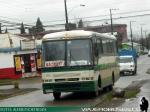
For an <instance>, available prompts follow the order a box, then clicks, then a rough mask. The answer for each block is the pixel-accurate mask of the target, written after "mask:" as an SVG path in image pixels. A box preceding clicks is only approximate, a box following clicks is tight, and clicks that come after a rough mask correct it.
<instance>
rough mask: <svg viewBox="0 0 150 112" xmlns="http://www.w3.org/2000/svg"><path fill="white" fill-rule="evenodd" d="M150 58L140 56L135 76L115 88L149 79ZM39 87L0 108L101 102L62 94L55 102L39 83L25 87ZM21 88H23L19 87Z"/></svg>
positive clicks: (6, 102) (6, 100)
mask: <svg viewBox="0 0 150 112" xmlns="http://www.w3.org/2000/svg"><path fill="white" fill-rule="evenodd" d="M149 62H150V58H149V57H147V55H144V56H141V57H139V59H138V69H137V70H138V71H137V75H135V76H123V77H121V78H120V79H119V80H118V81H117V82H116V84H115V87H121V88H125V87H127V86H128V85H129V84H131V83H132V81H136V80H144V79H150V75H148V74H146V70H147V69H148V68H150V63H149ZM27 86H28V87H31V86H32V87H33V86H35V87H39V88H40V90H37V91H34V92H31V93H28V94H24V95H19V96H15V97H12V98H8V99H5V100H1V101H0V106H27V107H29V106H32V107H33V106H38V107H39V106H40V107H43V106H91V105H94V104H96V103H98V102H100V100H101V96H99V97H97V98H92V97H90V96H89V95H88V94H72V93H64V94H63V95H62V97H61V100H60V101H55V100H54V98H53V95H52V94H47V95H45V94H43V93H42V90H41V83H38V84H34V85H30V84H27V85H26V87H27ZM21 87H24V86H23V85H21Z"/></svg>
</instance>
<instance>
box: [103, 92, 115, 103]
mask: <svg viewBox="0 0 150 112" xmlns="http://www.w3.org/2000/svg"><path fill="white" fill-rule="evenodd" d="M112 99H113V96H112V92H109V93H107V94H106V95H105V96H104V101H111V100H112Z"/></svg>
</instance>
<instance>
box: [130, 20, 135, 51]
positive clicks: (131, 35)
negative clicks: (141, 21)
mask: <svg viewBox="0 0 150 112" xmlns="http://www.w3.org/2000/svg"><path fill="white" fill-rule="evenodd" d="M132 22H135V21H130V37H131V45H132V50H133V34H132V26H131V23H132Z"/></svg>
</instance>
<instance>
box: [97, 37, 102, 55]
mask: <svg viewBox="0 0 150 112" xmlns="http://www.w3.org/2000/svg"><path fill="white" fill-rule="evenodd" d="M97 47H98V52H99V57H100V55H102V54H103V46H102V40H101V39H98V40H97Z"/></svg>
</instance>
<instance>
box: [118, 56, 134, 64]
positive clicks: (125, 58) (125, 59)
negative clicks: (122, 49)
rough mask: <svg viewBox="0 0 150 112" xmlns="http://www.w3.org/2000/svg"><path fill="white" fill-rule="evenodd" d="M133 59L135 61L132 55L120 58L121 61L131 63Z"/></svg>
mask: <svg viewBox="0 0 150 112" xmlns="http://www.w3.org/2000/svg"><path fill="white" fill-rule="evenodd" d="M132 61H133V59H132V57H120V59H119V62H120V63H130V62H132Z"/></svg>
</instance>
